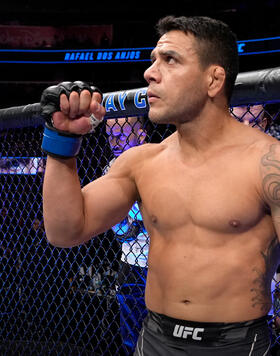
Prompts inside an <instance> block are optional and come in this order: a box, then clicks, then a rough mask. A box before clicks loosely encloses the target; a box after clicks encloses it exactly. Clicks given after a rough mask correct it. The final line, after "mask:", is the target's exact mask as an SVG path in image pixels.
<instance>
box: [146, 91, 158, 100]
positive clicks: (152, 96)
mask: <svg viewBox="0 0 280 356" xmlns="http://www.w3.org/2000/svg"><path fill="white" fill-rule="evenodd" d="M147 96H148V101H149V103H153V102H154V101H156V100H158V99H159V96H158V95H157V94H155V93H154V92H153V91H152V90H148V91H147Z"/></svg>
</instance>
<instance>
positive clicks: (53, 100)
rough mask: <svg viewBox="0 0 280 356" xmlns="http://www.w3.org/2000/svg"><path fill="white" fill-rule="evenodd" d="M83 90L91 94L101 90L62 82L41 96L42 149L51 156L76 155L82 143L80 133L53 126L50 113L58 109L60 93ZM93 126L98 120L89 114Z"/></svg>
mask: <svg viewBox="0 0 280 356" xmlns="http://www.w3.org/2000/svg"><path fill="white" fill-rule="evenodd" d="M83 90H88V91H89V92H90V93H91V94H92V93H94V92H98V93H100V94H101V96H102V93H101V91H100V90H99V89H98V88H96V87H92V86H90V85H88V84H87V83H84V82H80V81H76V82H62V83H60V84H58V85H53V86H51V87H48V88H47V89H45V90H44V91H43V93H42V96H41V108H42V111H41V115H42V117H43V118H44V119H45V129H44V134H43V142H42V150H43V151H44V152H46V153H47V154H49V155H50V156H52V157H58V158H71V157H76V156H77V155H78V153H79V150H80V148H81V145H82V135H76V134H72V133H70V132H67V131H60V130H57V129H56V128H55V127H54V126H53V122H52V114H53V113H54V112H56V111H60V95H61V94H65V95H66V96H67V97H68V98H69V96H70V94H71V93H72V92H73V91H75V92H77V93H79V94H80V93H81V92H82V91H83ZM91 120H92V124H93V128H95V127H96V126H97V125H98V124H99V123H100V121H99V120H97V119H95V118H94V117H93V115H92V116H91Z"/></svg>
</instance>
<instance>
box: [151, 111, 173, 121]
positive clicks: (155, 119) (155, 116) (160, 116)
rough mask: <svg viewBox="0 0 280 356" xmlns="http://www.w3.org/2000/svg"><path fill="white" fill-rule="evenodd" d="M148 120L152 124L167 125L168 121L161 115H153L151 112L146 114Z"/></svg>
mask: <svg viewBox="0 0 280 356" xmlns="http://www.w3.org/2000/svg"><path fill="white" fill-rule="evenodd" d="M148 117H149V120H150V121H151V122H153V123H154V124H169V123H170V120H169V119H168V118H167V117H166V116H165V115H162V114H159V113H155V112H153V111H152V110H150V111H149V114H148Z"/></svg>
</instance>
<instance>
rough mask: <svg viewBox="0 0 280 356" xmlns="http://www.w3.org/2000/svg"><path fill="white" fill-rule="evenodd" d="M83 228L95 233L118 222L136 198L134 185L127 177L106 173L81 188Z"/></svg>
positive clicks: (88, 232)
mask: <svg viewBox="0 0 280 356" xmlns="http://www.w3.org/2000/svg"><path fill="white" fill-rule="evenodd" d="M82 192H83V197H84V216H85V230H86V233H87V234H90V235H97V234H99V233H101V232H104V231H106V230H108V229H109V228H111V227H112V226H113V225H115V224H117V223H119V222H120V221H121V220H122V219H124V218H125V216H126V215H127V214H128V211H129V209H130V208H131V206H132V205H133V203H134V201H135V200H136V187H135V184H134V182H133V181H132V180H131V179H130V178H129V177H116V176H114V175H111V174H108V175H106V176H103V177H100V178H98V179H97V180H95V181H93V182H91V183H89V184H88V185H87V186H86V187H84V188H83V190H82Z"/></svg>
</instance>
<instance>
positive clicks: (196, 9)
mask: <svg viewBox="0 0 280 356" xmlns="http://www.w3.org/2000/svg"><path fill="white" fill-rule="evenodd" d="M172 3H173V4H172V6H171V5H164V4H162V3H157V2H154V3H153V9H151V7H150V6H151V4H150V3H148V2H136V3H133V4H132V3H131V2H126V1H124V2H121V3H119V4H118V6H116V5H111V4H110V3H107V4H106V5H105V6H104V4H100V3H93V2H92V1H91V2H88V1H85V2H83V3H79V4H74V5H73V4H66V3H64V2H59V3H58V2H57V1H49V2H48V3H39V2H35V1H25V2H21V3H15V4H13V2H5V3H3V4H1V7H2V10H1V12H0V30H1V32H0V48H1V49H28V48H29V49H30V48H33V49H89V48H90V49H97V48H103V49H110V48H138V47H152V46H154V45H155V41H156V38H155V36H154V25H155V23H156V21H157V20H158V19H159V18H160V17H162V16H164V15H168V14H174V15H182V14H184V15H206V16H212V17H215V18H218V19H221V20H223V21H225V22H227V23H228V24H229V25H230V26H231V28H232V29H233V31H234V32H235V33H236V34H237V37H238V40H247V39H256V38H268V37H279V36H280V30H279V21H278V19H279V10H280V5H279V2H278V1H276V0H275V1H273V0H269V1H263V2H260V3H258V4H256V3H254V2H253V1H247V2H246V1H227V2H226V4H225V1H208V2H207V3H205V1H198V0H196V1H192V0H190V1H173V2H172ZM157 6H159V7H158V8H157ZM93 31H94V32H95V34H96V35H95V36H93V35H92V32H93ZM78 33H79V34H80V35H78ZM97 34H98V35H97ZM279 48H280V46H279ZM279 53H280V52H275V53H269V54H268V53H267V54H255V55H248V56H240V72H246V71H252V70H260V69H265V68H274V67H278V66H279ZM0 61H1V52H0ZM148 65H149V62H125V63H98V64H90V63H85V64H78V63H75V64H69V63H67V64H36V63H29V64H26V63H24V64H23V63H0V73H1V77H0V93H1V96H0V108H6V107H13V106H19V105H25V104H28V103H36V102H38V101H39V100H40V96H41V92H42V90H43V89H44V88H46V87H47V86H49V85H52V84H55V83H58V82H60V81H63V80H84V81H88V82H90V83H93V84H95V85H97V86H98V87H100V89H101V90H102V91H103V92H109V91H115V90H122V89H129V88H140V87H143V86H145V85H146V83H145V82H144V80H143V71H144V70H145V68H147V66H148ZM279 96H280V93H279ZM248 110H250V107H248ZM265 111H266V113H267V115H269V116H270V117H271V126H270V129H269V130H270V134H273V135H274V136H276V137H277V138H278V136H279V120H280V117H279V104H274V103H265ZM172 130H173V128H172V127H170V126H167V127H162V126H161V127H154V126H150V127H149V137H150V140H151V141H152V142H158V141H160V140H161V139H162V138H163V137H166V136H167V135H168V134H170V133H171V132H172ZM0 135H1V145H0V147H1V153H0V155H1V156H0V163H1V164H2V166H1V169H2V174H0V182H1V200H0V204H1V207H0V208H1V215H0V219H1V221H0V224H1V241H0V243H1V246H0V247H1V250H0V252H1V253H0V355H9V356H10V355H26V356H28V355H97V356H99V355H114V356H115V355H123V350H122V345H121V340H120V335H119V333H118V328H119V325H118V319H119V317H118V312H119V311H118V303H117V302H116V298H115V280H116V273H117V269H118V267H117V265H118V261H119V258H120V246H119V244H118V242H117V241H116V240H114V239H113V238H112V232H111V231H108V232H107V233H105V234H104V235H102V236H100V237H99V238H97V239H94V240H91V241H90V242H89V243H88V244H86V245H83V246H80V247H75V248H73V249H56V248H54V247H52V246H50V245H48V243H47V241H46V238H45V234H44V229H43V221H42V197H41V187H42V177H43V170H44V168H43V167H44V159H45V157H44V155H43V154H42V151H41V149H40V144H41V143H40V142H41V135H42V127H41V126H40V125H39V126H38V127H27V128H21V129H9V130H3V131H1V133H0ZM6 157H10V158H9V160H7V159H6ZM30 157H35V159H33V158H31V159H30ZM38 158H39V160H38ZM110 158H111V153H110V149H109V146H108V143H107V140H106V136H105V132H104V126H102V127H100V128H98V130H97V133H96V135H95V136H93V135H91V136H88V137H87V138H86V140H84V143H83V148H82V151H81V154H80V155H79V160H78V167H79V174H80V177H81V184H82V185H84V184H86V183H87V182H89V181H90V180H92V179H94V178H96V177H98V176H100V175H101V174H102V169H103V168H104V166H105V165H106V164H107V163H108V161H109V160H110ZM28 165H29V166H28ZM27 166H28V167H29V168H27V170H26V167H27ZM22 169H25V170H24V171H21V170H22ZM5 170H6V171H5ZM37 222H38V225H36V223H37ZM276 289H277V286H276ZM272 324H273V320H272V322H271V329H272V331H273V327H272ZM277 337H278V335H277V334H275V332H274V331H273V336H272V338H273V346H274V347H273V350H274V351H273V352H274V353H275V354H277V352H278V345H277V344H278V339H277Z"/></svg>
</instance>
